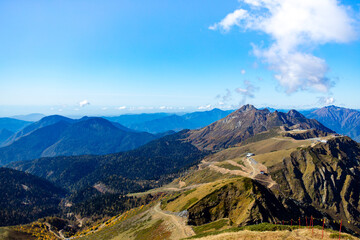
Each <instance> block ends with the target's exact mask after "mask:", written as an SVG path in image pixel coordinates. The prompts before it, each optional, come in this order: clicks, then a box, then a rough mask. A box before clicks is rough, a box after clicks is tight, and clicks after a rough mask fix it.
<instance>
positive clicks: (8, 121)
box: [0, 118, 31, 132]
mask: <svg viewBox="0 0 360 240" xmlns="http://www.w3.org/2000/svg"><path fill="white" fill-rule="evenodd" d="M30 124H31V122H27V121H22V120H18V119H14V118H0V129H7V130H8V131H11V132H17V131H19V130H20V129H22V128H24V127H26V126H28V125H30Z"/></svg>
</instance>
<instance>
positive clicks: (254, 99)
mask: <svg viewBox="0 0 360 240" xmlns="http://www.w3.org/2000/svg"><path fill="white" fill-rule="evenodd" d="M274 1H275V2H276V0H274ZM319 1H320V0H319ZM321 1H322V2H324V4H325V5H326V4H327V3H326V2H334V1H333V0H321ZM262 2H266V1H265V0H264V1H263V0H260V1H257V0H245V1H236V0H233V1H232V0H228V1H218V0H213V1H200V0H199V1H190V0H157V1H139V0H127V1H124V0H117V1H110V0H109V1H100V0H75V1H65V0H63V1H58V0H54V1H45V0H44V1H33V0H24V1H21V0H15V1H10V0H9V1H0V22H1V23H2V24H1V27H0V35H1V36H2V37H1V38H0V53H1V54H0V115H2V116H6V115H12V114H24V113H31V112H42V113H45V114H68V115H69V114H72V115H83V114H96V115H116V114H123V113H126V112H159V111H175V112H181V111H194V110H197V109H201V110H205V109H211V108H213V107H221V108H224V109H225V108H236V107H238V106H239V105H241V104H243V103H251V104H255V105H256V106H258V107H263V106H270V107H278V108H311V107H318V106H322V105H325V104H330V103H332V104H336V105H340V106H345V107H350V108H360V94H359V93H358V92H359V90H360V81H359V80H360V42H359V37H358V33H359V31H358V30H359V24H358V23H359V18H360V17H359V16H360V14H359V5H358V3H356V1H350V0H347V1H341V2H340V3H339V4H335V5H338V6H340V5H341V7H342V9H345V7H344V6H346V13H347V14H348V18H349V19H351V20H352V23H351V27H352V33H354V34H353V36H352V37H350V36H349V37H348V38H347V39H345V40H344V41H342V39H338V38H337V37H334V36H333V35H329V34H330V33H331V31H333V30H332V29H329V30H328V31H327V32H325V33H323V35H321V36H324V38H321V39H317V38H316V39H310V40H308V41H307V42H306V40H304V41H305V42H301V43H300V44H298V43H297V45H296V51H298V52H299V53H300V54H303V55H300V56H305V55H304V54H308V55H309V54H311V56H314V57H316V59H313V60H314V61H316V60H319V59H322V60H324V61H325V62H326V67H327V70H326V71H324V74H325V75H324V77H323V78H321V79H320V81H321V84H320V91H319V88H317V87H315V88H314V84H313V83H311V82H309V81H308V80H306V79H305V80H299V81H298V82H297V83H299V84H298V85H296V86H295V87H293V86H294V85H291V87H289V86H290V85H288V83H287V79H286V78H285V76H288V75H289V74H290V75H291V74H292V73H289V72H286V71H285V70H279V69H278V68H277V67H279V66H280V65H281V64H283V63H284V62H285V63H287V61H288V58H290V57H291V56H292V55H289V54H288V53H287V54H285V55H281V54H280V53H277V54H280V57H284V61H283V62H280V63H278V62H274V61H275V60H274V58H269V57H264V56H265V54H266V53H268V52H270V51H271V50H270V48H271V46H272V44H274V42H275V43H277V42H281V40H282V39H281V37H280V38H275V40H274V36H277V35H276V34H277V32H276V29H275V30H269V31H270V33H269V32H268V31H267V30H266V31H265V30H263V29H260V28H259V27H258V26H250V27H249V26H248V25H247V26H246V27H245V25H246V22H245V23H244V22H243V21H249V20H248V19H245V18H243V17H242V16H237V18H236V19H232V20H234V22H230V23H229V24H230V25H226V26H225V25H221V21H222V20H223V19H225V18H226V16H228V14H231V13H233V12H234V11H236V10H238V9H246V11H247V12H248V13H250V12H251V11H252V10H254V6H255V5H256V4H260V3H261V4H265V3H262ZM326 6H327V5H326ZM329 6H330V5H329ZM305 7H308V6H305ZM330 7H331V6H330ZM305 9H306V8H305ZM255 10H256V11H257V12H251V14H254V15H253V16H255V17H258V16H259V15H256V14H263V13H267V11H270V12H271V11H272V9H269V8H266V7H265V8H262V9H260V8H259V9H255ZM255 10H254V11H255ZM335 10H336V9H335ZM344 11H345V10H344ZM239 17H240V18H239ZM339 19H340V17H339ZM320 20H321V19H320ZM336 24H337V22H335V25H336ZM211 26H213V27H211ZM214 26H215V27H214ZM224 26H225V27H229V29H225V28H224ZM320 26H321V25H320ZM339 26H340V28H341V27H342V28H341V29H343V25H341V23H339ZM209 27H210V29H209ZM309 31H313V30H309ZM314 31H316V29H315V30H314ZM341 31H342V30H341ZM341 31H340V32H339V35H346V34H347V33H348V32H349V31H350V30H349V31H348V32H341ZM312 33H313V32H312ZM315 33H316V32H315ZM272 34H275V35H272ZM279 39H280V40H279ZM309 45H311V46H310V47H309ZM253 46H257V47H260V48H262V50H261V51H260V54H256V53H255V51H254V47H253ZM299 49H300V50H299ZM291 51H292V50H291ZM308 55H306V56H308ZM275 59H276V58H275ZM319 61H320V60H319ZM319 61H318V62H319ZM321 66H323V65H321V64H320V66H319V68H321ZM290 67H291V66H290ZM300 70H301V71H304V69H302V68H300ZM300 70H299V71H300ZM284 71H285V72H284ZM313 71H315V73H314V74H322V73H321V71H320V73H318V72H317V71H318V69H317V68H315V69H314V70H313ZM279 72H280V75H281V74H282V75H283V76H284V77H283V78H282V79H283V81H282V82H281V81H279V79H277V78H275V77H274V76H275V75H278V74H279ZM312 73H313V72H312ZM300 75H301V76H303V74H302V73H300ZM310 77H311V76H310ZM310 77H308V76H307V75H306V76H305V77H304V78H308V79H311V78H310ZM295 80H296V79H295ZM295 80H294V81H295ZM289 81H290V80H289ZM291 81H292V80H291ZM326 81H328V82H331V84H330V85H329V86H328V85H326V84H327V83H326ZM302 83H303V84H304V86H305V85H306V84H307V85H306V86H307V87H305V88H303V87H301V86H303V85H301V84H302ZM323 83H324V84H323ZM317 86H319V84H318V85H317ZM323 86H325V88H326V89H325V91H324V90H323V89H322V88H321V87H323ZM80 103H82V104H81V106H80ZM87 103H89V104H87Z"/></svg>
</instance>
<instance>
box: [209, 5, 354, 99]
mask: <svg viewBox="0 0 360 240" xmlns="http://www.w3.org/2000/svg"><path fill="white" fill-rule="evenodd" d="M242 2H243V3H244V5H245V6H247V7H249V10H244V9H237V10H236V11H234V12H233V13H230V14H228V15H227V16H226V17H225V18H224V19H223V20H222V21H220V22H219V23H216V24H214V25H212V26H213V27H214V29H219V28H220V29H222V30H224V31H225V32H227V31H229V30H230V28H231V27H233V26H239V27H240V28H242V29H244V30H254V31H260V32H264V33H266V34H268V35H269V36H270V37H271V39H272V40H271V41H272V42H271V44H270V46H269V47H268V48H266V47H265V48H260V47H257V46H256V45H253V48H254V54H255V56H257V57H258V58H260V59H261V60H262V61H263V62H265V63H266V64H268V66H269V68H270V69H271V70H272V71H274V72H275V78H276V79H277V80H278V82H279V83H280V85H281V86H283V87H284V88H285V90H286V92H288V93H292V92H295V91H297V90H299V89H301V90H304V89H305V90H308V89H314V90H318V91H322V92H326V91H328V90H329V88H330V87H331V86H332V84H331V80H330V79H329V78H327V77H326V74H327V72H328V70H329V68H328V66H327V64H326V62H325V60H324V59H321V58H319V57H316V56H314V55H313V54H311V52H312V50H313V49H314V48H315V47H316V46H318V45H321V44H326V43H346V42H349V41H351V40H354V39H356V38H357V33H356V31H355V27H354V25H355V24H356V23H355V20H353V19H352V18H351V13H350V10H349V8H347V7H346V6H343V5H341V4H340V3H339V2H338V1H336V0H242ZM240 12H241V13H242V14H239V13H240ZM231 16H232V17H231ZM235 16H238V17H235Z"/></svg>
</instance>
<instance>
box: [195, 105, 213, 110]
mask: <svg viewBox="0 0 360 240" xmlns="http://www.w3.org/2000/svg"><path fill="white" fill-rule="evenodd" d="M210 109H212V105H211V104H209V105H206V106H200V107H198V110H210Z"/></svg>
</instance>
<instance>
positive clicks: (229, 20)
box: [209, 9, 247, 32]
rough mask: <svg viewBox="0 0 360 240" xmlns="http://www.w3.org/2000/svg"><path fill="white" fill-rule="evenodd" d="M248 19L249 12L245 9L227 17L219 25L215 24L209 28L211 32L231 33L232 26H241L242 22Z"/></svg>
mask: <svg viewBox="0 0 360 240" xmlns="http://www.w3.org/2000/svg"><path fill="white" fill-rule="evenodd" d="M246 17H247V11H246V10H244V9H238V10H235V11H234V12H232V13H229V14H228V15H226V17H225V18H224V19H223V20H221V21H220V22H219V23H215V24H213V25H211V26H210V27H209V29H210V30H217V29H222V30H224V31H226V32H227V31H229V30H230V29H231V27H232V26H234V25H237V26H240V21H241V20H242V19H244V18H246Z"/></svg>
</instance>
